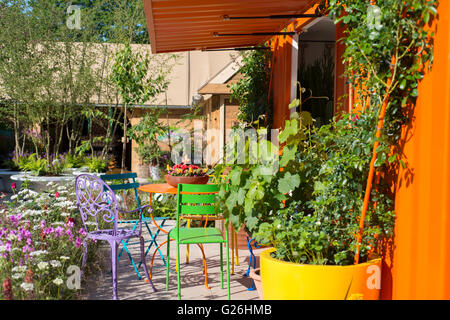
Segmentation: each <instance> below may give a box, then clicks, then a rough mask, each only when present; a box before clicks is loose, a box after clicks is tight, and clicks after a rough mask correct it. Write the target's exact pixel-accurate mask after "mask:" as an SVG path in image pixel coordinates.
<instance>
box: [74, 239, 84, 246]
mask: <svg viewBox="0 0 450 320" xmlns="http://www.w3.org/2000/svg"><path fill="white" fill-rule="evenodd" d="M82 244H83V241H82V240H81V239H80V238H78V237H77V238H76V239H75V247H77V248H79V247H81V245H82Z"/></svg>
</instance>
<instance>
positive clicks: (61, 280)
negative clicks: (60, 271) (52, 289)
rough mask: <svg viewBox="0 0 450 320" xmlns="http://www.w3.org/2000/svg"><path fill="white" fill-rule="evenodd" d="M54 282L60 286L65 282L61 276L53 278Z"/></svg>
mask: <svg viewBox="0 0 450 320" xmlns="http://www.w3.org/2000/svg"><path fill="white" fill-rule="evenodd" d="M53 283H54V284H56V285H57V286H60V285H62V284H63V283H64V280H63V279H61V278H56V279H55V280H53Z"/></svg>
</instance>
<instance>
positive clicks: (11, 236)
mask: <svg viewBox="0 0 450 320" xmlns="http://www.w3.org/2000/svg"><path fill="white" fill-rule="evenodd" d="M7 239H8V240H10V241H14V240H16V239H17V235H15V234H12V233H10V234H9V235H8V238H7Z"/></svg>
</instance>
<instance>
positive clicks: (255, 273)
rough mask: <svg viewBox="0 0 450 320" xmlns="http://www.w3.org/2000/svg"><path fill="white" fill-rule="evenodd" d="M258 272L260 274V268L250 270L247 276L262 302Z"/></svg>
mask: <svg viewBox="0 0 450 320" xmlns="http://www.w3.org/2000/svg"><path fill="white" fill-rule="evenodd" d="M260 272H261V269H260V268H256V269H250V273H249V276H250V278H252V280H253V282H254V283H255V287H256V291H257V292H258V296H259V299H260V300H263V295H262V294H263V293H262V284H261V275H260Z"/></svg>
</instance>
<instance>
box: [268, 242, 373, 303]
mask: <svg viewBox="0 0 450 320" xmlns="http://www.w3.org/2000/svg"><path fill="white" fill-rule="evenodd" d="M273 251H275V249H273V248H271V249H268V250H265V251H263V252H261V255H260V259H261V260H260V263H261V282H262V295H263V299H264V300H344V299H353V300H361V299H363V300H378V299H379V296H380V287H381V286H380V284H381V259H375V260H372V261H369V262H367V263H361V264H358V265H350V266H321V265H320V266H318V265H307V264H296V263H292V262H285V261H281V260H278V259H274V258H272V257H271V256H270V254H271V253H272V252H273Z"/></svg>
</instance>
